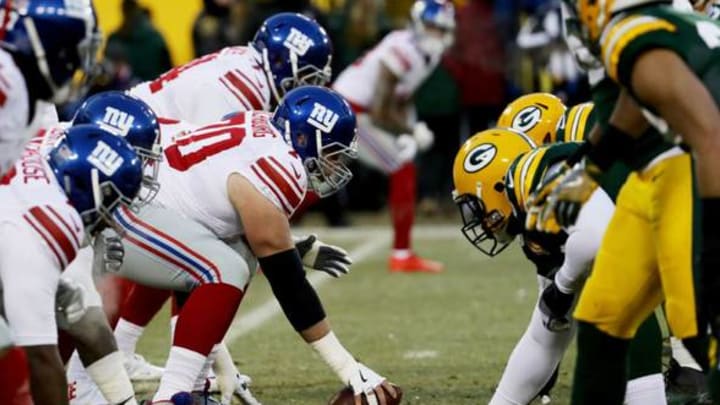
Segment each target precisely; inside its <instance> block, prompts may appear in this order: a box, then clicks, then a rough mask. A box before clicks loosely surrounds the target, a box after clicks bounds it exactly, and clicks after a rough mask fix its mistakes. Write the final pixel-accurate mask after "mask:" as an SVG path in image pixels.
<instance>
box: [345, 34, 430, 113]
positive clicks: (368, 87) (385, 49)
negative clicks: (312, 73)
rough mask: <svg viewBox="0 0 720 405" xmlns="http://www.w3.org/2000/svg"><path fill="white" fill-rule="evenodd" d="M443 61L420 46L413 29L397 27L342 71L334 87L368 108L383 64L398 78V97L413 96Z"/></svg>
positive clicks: (353, 102)
mask: <svg viewBox="0 0 720 405" xmlns="http://www.w3.org/2000/svg"><path fill="white" fill-rule="evenodd" d="M439 61H440V58H439V57H434V58H433V57H430V56H428V55H426V54H425V53H423V52H422V51H421V50H420V48H418V45H417V42H416V41H415V39H414V38H413V33H412V31H411V30H409V29H405V30H397V31H393V32H391V33H390V34H388V35H387V36H386V37H385V38H383V40H382V41H381V42H380V43H379V44H378V45H376V46H375V48H373V49H371V50H370V51H368V53H366V54H365V55H364V56H363V57H361V58H360V59H358V60H357V61H355V63H353V64H352V65H350V66H348V67H347V68H345V70H344V71H343V72H342V73H340V76H339V77H338V78H337V80H336V81H335V83H334V84H333V88H334V89H335V90H336V91H337V92H338V93H340V94H341V95H342V96H343V97H345V98H346V99H347V100H348V101H349V102H350V104H351V105H352V106H353V108H354V109H355V110H359V111H367V110H368V109H369V108H370V103H371V102H372V98H373V93H374V91H375V86H376V83H377V81H378V77H379V74H380V66H381V64H382V65H384V66H385V67H387V68H388V69H390V71H391V72H393V73H394V74H395V76H397V78H398V84H397V86H396V87H395V96H396V97H398V98H399V99H403V100H406V99H409V98H410V97H411V96H412V95H413V94H414V93H415V91H416V90H417V89H418V87H420V85H421V84H422V83H423V82H424V81H425V79H427V77H428V76H429V75H430V73H432V71H433V70H434V69H435V67H436V66H437V64H438V62H439Z"/></svg>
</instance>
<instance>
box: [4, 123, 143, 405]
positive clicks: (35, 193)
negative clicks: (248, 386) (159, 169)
mask: <svg viewBox="0 0 720 405" xmlns="http://www.w3.org/2000/svg"><path fill="white" fill-rule="evenodd" d="M42 141H43V140H42V138H36V141H35V142H31V143H29V144H28V145H27V146H26V148H25V149H24V151H23V155H22V158H21V160H20V161H18V163H17V164H16V165H15V166H14V168H13V170H12V171H11V172H10V174H8V175H7V176H6V178H5V180H4V182H3V185H2V186H0V193H2V201H3V202H4V209H3V211H2V212H1V213H0V215H2V218H3V222H2V224H3V225H2V229H1V230H0V232H2V234H3V235H4V236H3V241H4V242H3V243H2V245H0V249H1V250H2V255H1V257H2V258H1V259H0V260H1V261H0V278H1V279H2V288H3V301H4V311H5V313H6V315H7V319H8V322H9V325H10V328H11V330H12V332H13V335H14V337H15V340H16V342H17V344H18V345H19V346H22V347H23V348H24V349H25V351H26V352H27V356H28V364H29V365H30V375H31V389H32V394H33V400H34V402H35V403H36V404H66V403H67V384H66V380H65V370H64V369H63V365H62V363H61V362H60V356H59V354H58V351H57V326H56V325H57V323H56V291H57V290H58V284H59V282H60V275H61V272H62V270H63V269H64V268H65V267H66V266H67V265H68V264H69V263H70V262H72V260H73V259H74V258H75V256H76V254H77V252H78V250H79V249H80V247H81V246H82V245H83V244H85V243H86V239H85V237H86V234H87V235H91V236H92V235H95V234H97V233H98V232H100V231H101V230H102V229H103V228H104V227H106V226H114V225H113V224H114V222H113V220H112V213H113V212H114V210H115V209H117V208H118V207H119V206H121V205H122V206H130V205H131V204H132V200H133V198H135V195H136V194H137V192H138V190H139V189H140V183H141V181H142V165H141V163H140V160H139V159H138V157H137V154H136V153H135V152H134V151H133V150H132V149H131V148H130V146H129V145H128V144H127V143H126V142H125V141H124V140H123V139H121V138H119V137H116V136H115V135H112V134H109V133H107V132H105V131H103V130H102V129H100V128H97V127H94V126H83V127H75V128H72V129H70V130H68V131H67V133H66V134H65V136H64V137H63V138H62V140H61V141H60V142H59V143H58V144H57V146H55V147H54V148H53V149H51V150H50V151H48V152H47V154H45V153H42V152H41V149H40V146H41V144H42ZM28 249H31V250H30V251H33V252H35V253H36V254H33V255H27V254H26V252H27V251H28ZM68 305H69V304H68ZM58 322H59V320H58ZM125 388H126V389H128V391H126V394H127V396H126V397H125V398H123V399H122V401H125V403H128V404H133V403H136V402H135V400H134V394H133V391H132V387H131V386H126V387H125Z"/></svg>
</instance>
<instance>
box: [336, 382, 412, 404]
mask: <svg viewBox="0 0 720 405" xmlns="http://www.w3.org/2000/svg"><path fill="white" fill-rule="evenodd" d="M390 385H392V386H393V388H395V391H396V392H397V397H396V398H393V397H391V396H390V394H389V393H388V391H387V390H385V399H387V402H386V404H387V405H398V404H400V403H401V402H402V397H403V391H402V389H401V388H400V387H398V386H397V385H395V384H393V383H390ZM383 389H384V388H383ZM328 405H355V398H354V396H353V391H352V388H350V387H345V388H343V389H342V390H340V391H338V392H337V393H336V394H335V395H333V397H332V398H330V401H328ZM362 405H368V401H367V399H366V398H365V397H363V399H362Z"/></svg>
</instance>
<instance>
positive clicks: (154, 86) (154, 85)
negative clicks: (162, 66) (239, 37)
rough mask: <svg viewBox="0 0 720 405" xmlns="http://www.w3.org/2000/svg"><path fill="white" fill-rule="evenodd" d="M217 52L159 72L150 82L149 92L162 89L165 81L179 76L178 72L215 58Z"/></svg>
mask: <svg viewBox="0 0 720 405" xmlns="http://www.w3.org/2000/svg"><path fill="white" fill-rule="evenodd" d="M217 56H218V52H216V53H211V54H209V55H205V56H203V57H201V58H197V59H195V60H192V61H190V62H188V63H186V64H184V65H182V66H178V67H176V68H173V69H170V70H168V71H167V72H165V73H163V74H161V75H160V76H159V77H158V78H157V79H155V80H153V81H152V82H150V92H151V93H153V94H155V93H157V92H158V91H160V90H162V88H163V86H164V85H165V83H169V82H171V81H173V80H175V79H177V77H178V76H180V73H182V72H184V71H186V70H188V69H190V68H193V67H195V66H197V65H200V64H203V63H205V62H209V61H211V60H213V59H215V58H217Z"/></svg>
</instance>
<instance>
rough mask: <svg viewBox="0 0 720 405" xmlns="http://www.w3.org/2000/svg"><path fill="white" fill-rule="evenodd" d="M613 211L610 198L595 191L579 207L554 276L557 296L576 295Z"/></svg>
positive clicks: (587, 272)
mask: <svg viewBox="0 0 720 405" xmlns="http://www.w3.org/2000/svg"><path fill="white" fill-rule="evenodd" d="M614 210H615V207H614V205H613V203H612V201H611V200H610V197H608V195H607V194H606V193H605V191H603V190H602V189H600V188H598V189H597V190H595V192H594V193H593V195H592V196H591V197H590V199H589V200H588V202H587V203H586V204H585V206H583V208H582V210H581V211H580V215H579V217H578V220H577V222H576V223H575V226H573V227H571V228H570V229H568V239H567V241H566V242H565V260H564V261H563V264H562V266H560V269H559V270H558V272H557V273H556V274H555V284H557V286H558V289H559V290H560V291H561V292H563V293H565V294H571V293H574V292H576V291H577V290H578V289H579V288H580V286H581V285H582V283H583V282H584V281H585V279H586V278H587V276H588V275H589V274H590V269H591V268H592V262H593V260H594V259H595V255H596V254H597V251H598V249H599V248H600V244H601V243H602V239H603V236H604V235H605V230H606V229H607V225H608V223H609V222H610V218H611V217H612V214H613V212H614Z"/></svg>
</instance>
